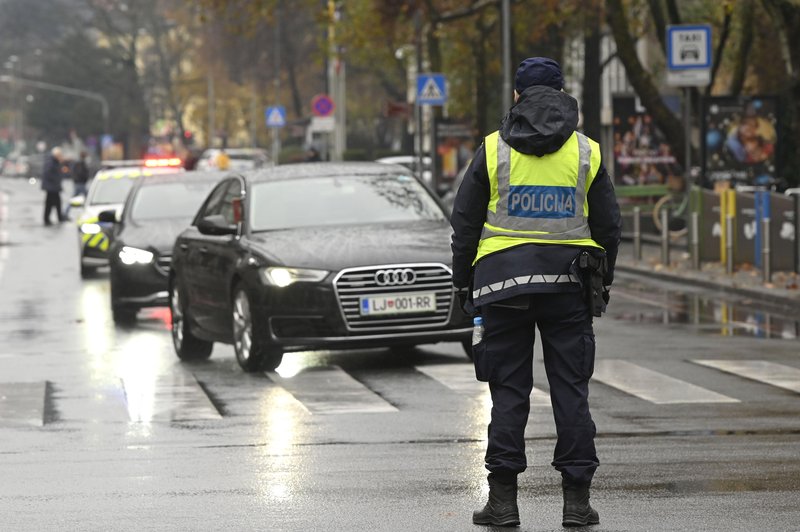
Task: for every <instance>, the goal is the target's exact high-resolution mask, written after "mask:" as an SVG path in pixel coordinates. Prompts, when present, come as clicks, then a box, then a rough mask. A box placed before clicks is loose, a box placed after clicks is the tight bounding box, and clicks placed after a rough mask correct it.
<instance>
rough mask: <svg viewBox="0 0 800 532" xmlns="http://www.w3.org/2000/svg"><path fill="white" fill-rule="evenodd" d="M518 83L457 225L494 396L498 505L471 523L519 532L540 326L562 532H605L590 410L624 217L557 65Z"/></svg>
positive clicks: (476, 167) (525, 67) (460, 268)
mask: <svg viewBox="0 0 800 532" xmlns="http://www.w3.org/2000/svg"><path fill="white" fill-rule="evenodd" d="M514 81H515V91H514V100H515V103H514V105H513V106H512V107H511V109H510V110H509V111H508V113H507V114H506V116H505V117H504V118H503V121H502V123H501V126H500V130H499V131H495V132H494V133H492V134H490V135H488V136H487V137H486V138H485V139H484V143H483V145H482V146H481V147H480V148H479V149H478V150H477V152H476V153H475V157H474V158H473V160H472V163H471V164H470V166H469V167H468V169H467V172H466V174H465V176H464V180H463V182H462V184H461V186H460V187H459V190H458V194H457V196H456V200H455V204H454V206H453V214H452V218H451V225H452V227H453V237H452V249H453V284H454V287H455V289H456V291H457V294H458V297H459V300H460V302H461V303H462V307H464V308H465V310H466V311H467V312H469V313H473V312H477V313H478V314H479V315H480V317H481V319H482V327H483V334H482V339H481V337H480V335H476V336H478V338H477V340H479V341H477V342H476V339H473V344H475V345H473V361H474V364H475V374H476V377H477V378H478V380H481V381H487V382H488V383H489V391H490V393H491V397H492V412H491V423H490V424H489V427H488V443H487V449H486V456H485V466H486V469H488V471H489V475H488V483H489V500H488V502H487V503H486V505H485V506H484V508H483V509H481V510H477V511H475V512H474V513H473V517H472V520H473V522H474V523H476V524H480V525H498V526H513V525H518V524H519V510H518V506H517V475H518V474H519V473H522V472H523V471H524V470H525V469H526V467H527V460H526V456H525V426H526V425H527V422H528V413H529V411H530V394H531V391H532V389H533V365H532V363H533V345H534V339H535V327H538V329H539V334H540V335H541V339H542V349H543V351H544V365H545V371H546V373H547V378H548V381H549V384H550V398H551V401H552V405H553V415H554V418H555V424H556V432H557V441H556V446H555V452H554V457H553V462H552V465H553V467H555V469H556V470H557V471H559V472H560V473H561V484H562V492H563V497H564V507H563V519H562V524H563V525H564V526H583V525H589V524H597V523H599V522H600V519H599V516H598V513H597V512H596V511H595V510H594V509H593V508H592V507H591V506H590V504H589V487H590V484H591V481H592V477H593V475H594V472H595V470H596V469H597V466H598V465H599V461H598V459H597V455H596V452H595V446H594V436H595V425H594V422H593V421H592V417H591V414H590V413H589V402H588V399H589V379H590V377H591V376H592V371H593V368H594V356H595V339H594V331H593V329H592V318H593V316H599V315H600V312H601V311H602V310H604V309H605V304H606V303H607V302H608V290H607V287H609V286H610V285H611V283H612V281H613V278H614V263H615V260H616V256H617V247H618V245H619V239H620V231H621V220H620V214H619V206H618V204H617V201H616V197H615V194H614V187H613V185H612V182H611V178H610V177H609V175H608V173H606V170H605V169H604V167H603V164H602V161H601V158H600V147H599V145H598V144H597V143H596V142H595V141H593V140H591V139H589V138H588V137H586V136H584V135H583V134H581V133H580V132H578V131H577V130H576V128H577V125H578V104H577V102H576V101H575V99H574V98H572V97H571V96H569V95H568V94H566V93H565V92H563V90H562V88H563V84H564V80H563V76H562V73H561V67H560V66H559V64H558V63H557V62H556V61H554V60H552V59H549V58H544V57H532V58H528V59H526V60H524V61H523V62H522V63H520V65H519V67H518V69H517V72H516V76H515V80H514ZM477 321H478V320H477V319H476V322H477ZM477 327H480V325H478V324H477V323H476V328H477Z"/></svg>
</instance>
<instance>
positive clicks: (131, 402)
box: [0, 359, 800, 428]
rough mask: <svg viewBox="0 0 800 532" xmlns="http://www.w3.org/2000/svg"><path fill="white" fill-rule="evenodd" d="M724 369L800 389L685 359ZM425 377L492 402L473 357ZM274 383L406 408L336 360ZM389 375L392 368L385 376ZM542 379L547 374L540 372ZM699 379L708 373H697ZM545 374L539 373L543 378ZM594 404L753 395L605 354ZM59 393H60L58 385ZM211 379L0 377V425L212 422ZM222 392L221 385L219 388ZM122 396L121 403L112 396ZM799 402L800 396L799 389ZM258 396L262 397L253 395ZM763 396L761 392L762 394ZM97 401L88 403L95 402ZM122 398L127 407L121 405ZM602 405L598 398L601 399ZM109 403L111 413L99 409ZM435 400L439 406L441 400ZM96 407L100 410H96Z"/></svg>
mask: <svg viewBox="0 0 800 532" xmlns="http://www.w3.org/2000/svg"><path fill="white" fill-rule="evenodd" d="M678 363H680V364H686V363H688V364H692V365H694V366H699V367H703V368H707V369H709V370H714V371H717V372H719V375H722V376H727V377H726V378H728V379H738V378H743V379H748V380H750V381H755V382H757V383H760V384H761V385H765V386H769V387H771V388H773V389H777V390H780V393H785V391H788V392H792V393H795V394H800V369H798V368H796V367H793V366H788V365H785V364H779V363H776V362H768V361H764V360H719V359H715V360H708V359H693V360H687V361H680V362H678ZM413 370H414V371H416V373H417V374H418V377H419V378H428V379H433V380H434V381H435V382H437V383H438V384H439V385H441V387H442V389H443V393H449V394H452V399H451V400H452V401H459V400H463V399H479V400H482V401H483V402H487V401H488V399H489V390H488V385H487V384H486V383H482V382H478V381H476V380H475V376H474V369H473V367H472V365H471V364H468V363H448V364H428V365H424V364H423V365H418V366H414V367H413ZM264 376H265V380H266V381H267V383H268V384H269V385H271V386H277V387H280V388H282V389H283V390H284V391H285V392H288V394H290V395H291V396H292V397H293V398H294V401H295V402H296V403H297V404H299V405H300V407H301V410H302V411H304V412H305V413H307V414H308V415H312V416H336V415H345V414H350V415H353V414H382V415H392V414H394V413H397V412H398V411H399V410H400V409H399V408H398V407H397V406H395V405H393V404H391V403H390V402H389V401H387V400H386V399H385V398H383V397H381V396H380V395H379V394H377V393H375V392H374V391H372V390H371V389H370V388H369V387H368V386H367V385H365V384H364V383H362V382H360V381H359V380H357V379H356V378H355V377H353V376H352V375H350V374H349V373H348V372H347V371H346V370H344V369H342V368H340V367H338V366H335V365H329V366H320V367H308V368H294V369H293V370H292V371H281V368H278V370H277V371H275V372H268V373H265V374H264ZM387 378H391V376H390V375H389V376H387ZM537 378H538V379H541V378H542V375H537ZM697 378H698V379H700V378H702V376H700V375H698V377H697ZM539 382H541V381H540V380H537V383H539ZM593 383H595V384H593V387H592V396H593V399H592V400H593V409H598V408H599V409H602V403H603V400H602V397H603V394H604V393H607V392H605V390H604V387H607V388H610V389H613V390H615V391H616V392H622V393H623V394H624V396H625V397H627V398H628V400H630V401H638V402H640V403H641V404H651V405H656V406H669V405H680V404H714V403H720V404H725V403H729V404H737V403H739V404H743V403H746V402H747V401H749V400H751V398H748V397H739V396H737V394H736V393H735V391H736V390H737V386H736V382H735V381H731V382H730V386H729V388H727V389H730V390H732V391H731V392H728V394H727V395H726V394H722V393H719V392H718V391H713V390H709V389H706V388H704V387H702V386H699V385H698V384H695V383H691V382H687V381H685V380H681V379H678V378H676V377H674V376H671V375H668V374H665V373H662V372H659V371H654V370H652V369H649V368H646V367H644V366H643V365H640V364H636V363H633V362H630V361H628V360H622V359H599V360H597V361H596V363H595V369H594V377H593ZM54 386H55V387H57V388H58V389H59V390H61V393H60V394H56V395H57V396H56V397H54V394H53V391H52V389H53V388H54ZM206 386H212V387H213V384H209V385H205V386H204V385H201V383H200V382H198V380H197V378H196V377H195V375H193V374H192V373H191V371H190V370H189V369H187V367H185V366H181V365H175V366H173V367H171V368H170V369H169V371H168V372H167V373H165V374H162V375H157V376H151V377H145V376H141V375H139V376H135V377H134V376H130V375H128V376H126V377H124V378H120V379H118V390H117V391H116V392H115V391H109V390H108V389H103V390H95V391H88V392H87V391H83V392H80V393H78V392H73V393H72V394H71V393H70V390H68V389H65V386H64V385H62V384H59V383H50V382H47V381H35V382H0V428H7V427H43V426H45V425H46V424H47V423H48V421H47V419H48V416H47V414H46V405H47V402H48V401H51V402H53V401H55V402H59V401H63V403H64V404H63V405H61V408H60V409H59V410H61V411H66V412H69V413H70V415H69V416H68V418H69V420H73V421H74V420H75V418H76V417H77V415H78V414H77V413H78V412H86V415H87V416H91V418H92V419H94V420H95V421H96V420H97V419H102V420H104V421H109V420H115V421H119V422H128V423H171V422H182V421H206V422H214V421H218V420H221V419H223V417H224V416H223V415H222V413H220V411H219V410H218V409H217V407H216V406H215V404H214V403H213V402H212V400H211V399H210V398H209V394H208V393H207V390H206ZM215 393H220V390H215ZM113 397H117V398H120V400H119V401H118V404H117V408H116V410H115V409H114V404H113V403H114V401H111V400H109V398H113ZM797 399H798V404H799V405H800V396H798V397H797ZM254 400H258V397H254ZM756 400H757V399H756ZM90 402H91V403H92V404H91V405H89V403H90ZM120 404H122V405H123V406H124V407H123V408H120V407H119V405H120ZM598 405H599V406H598ZM531 407H532V414H535V412H536V411H537V410H538V411H539V412H540V413H541V412H543V411H546V409H549V407H550V397H549V394H548V392H547V391H546V390H545V389H543V388H540V387H536V388H534V390H533V393H532V394H531ZM103 408H106V409H107V411H106V412H105V413H99V414H98V411H100V410H102V409H103ZM431 408H432V409H434V408H436V405H435V404H432V405H431ZM96 414H97V415H96Z"/></svg>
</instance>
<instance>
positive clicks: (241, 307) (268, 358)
mask: <svg viewBox="0 0 800 532" xmlns="http://www.w3.org/2000/svg"><path fill="white" fill-rule="evenodd" d="M231 314H232V320H231V321H232V322H233V350H234V351H235V352H236V360H237V362H239V366H241V367H242V369H243V370H245V371H246V372H248V373H251V372H254V371H259V370H264V371H272V370H274V369H275V368H277V367H278V366H280V364H281V360H283V351H282V350H281V349H280V348H279V347H275V346H270V345H266V344H265V343H264V342H263V341H262V340H260V339H259V338H258V337H257V336H256V335H255V334H253V314H252V312H251V311H250V298H249V297H248V296H247V293H246V292H245V291H244V289H243V288H241V287H239V286H237V287H236V289H235V290H234V296H233V304H232V305H231Z"/></svg>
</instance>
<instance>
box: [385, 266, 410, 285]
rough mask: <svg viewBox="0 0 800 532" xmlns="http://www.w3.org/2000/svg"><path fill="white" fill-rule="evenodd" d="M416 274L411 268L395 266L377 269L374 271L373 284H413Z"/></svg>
mask: <svg viewBox="0 0 800 532" xmlns="http://www.w3.org/2000/svg"><path fill="white" fill-rule="evenodd" d="M416 280H417V274H416V273H414V270H412V269H411V268H396V269H394V270H378V271H377V272H375V284H377V285H378V286H398V285H403V284H414V282H415V281H416Z"/></svg>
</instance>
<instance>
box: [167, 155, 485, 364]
mask: <svg viewBox="0 0 800 532" xmlns="http://www.w3.org/2000/svg"><path fill="white" fill-rule="evenodd" d="M450 233H451V230H450V226H449V224H448V222H447V217H446V215H445V213H444V211H443V209H442V207H441V205H440V204H439V203H438V201H437V200H436V199H435V198H434V197H433V195H432V194H431V193H430V192H429V190H428V189H427V188H426V187H425V186H424V185H423V184H422V183H421V182H420V181H418V180H417V179H416V178H415V177H414V176H413V175H412V174H411V172H410V171H409V170H408V169H406V168H403V167H401V166H390V165H385V164H378V163H311V164H299V165H285V166H279V167H275V168H271V169H266V170H262V171H258V172H255V173H252V174H248V175H244V176H234V177H229V178H227V179H225V180H224V181H223V182H221V183H220V184H219V185H217V187H216V188H215V189H214V190H213V191H212V192H211V194H210V195H209V197H208V199H207V200H206V201H205V203H204V204H203V206H202V207H201V208H200V210H199V212H198V213H197V215H196V216H195V219H194V222H193V223H192V225H191V227H189V228H188V229H186V230H185V231H184V232H183V233H181V234H180V236H179V237H178V238H177V240H176V241H175V248H174V250H173V255H172V269H171V271H170V306H171V309H172V337H173V342H174V345H175V350H176V352H177V354H178V357H179V358H181V359H183V360H188V359H201V358H207V357H208V356H210V354H211V349H212V345H213V342H223V343H232V344H233V345H234V350H235V352H236V357H237V360H238V362H239V364H240V365H241V366H242V368H243V369H244V370H246V371H256V370H259V369H274V368H275V367H277V366H278V365H279V364H280V362H281V359H282V357H283V353H284V352H287V351H295V350H307V349H318V348H343V349H344V348H358V347H375V346H381V347H383V346H412V345H417V344H426V343H436V342H440V341H460V342H462V343H466V342H467V341H468V340H469V338H470V335H471V331H472V328H471V321H470V319H469V317H468V316H466V315H465V314H464V313H463V312H462V311H461V309H460V308H459V306H458V304H457V300H456V298H455V297H454V293H453V289H452V282H451V277H452V272H451V269H450V261H451V258H450V257H451V254H450V245H449V243H450ZM466 347H468V345H467V346H466Z"/></svg>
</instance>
